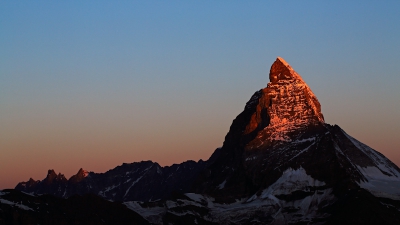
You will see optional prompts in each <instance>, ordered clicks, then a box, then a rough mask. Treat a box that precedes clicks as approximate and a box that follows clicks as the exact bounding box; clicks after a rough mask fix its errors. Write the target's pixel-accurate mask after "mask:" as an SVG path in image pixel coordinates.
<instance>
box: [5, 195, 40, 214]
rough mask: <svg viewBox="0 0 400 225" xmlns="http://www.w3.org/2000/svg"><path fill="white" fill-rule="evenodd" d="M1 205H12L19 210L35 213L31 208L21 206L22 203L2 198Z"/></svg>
mask: <svg viewBox="0 0 400 225" xmlns="http://www.w3.org/2000/svg"><path fill="white" fill-rule="evenodd" d="M0 203H2V204H7V205H11V206H16V207H18V208H20V209H23V210H31V211H34V210H33V209H31V208H29V207H28V206H26V205H22V204H20V203H15V202H11V201H8V200H5V199H1V198H0Z"/></svg>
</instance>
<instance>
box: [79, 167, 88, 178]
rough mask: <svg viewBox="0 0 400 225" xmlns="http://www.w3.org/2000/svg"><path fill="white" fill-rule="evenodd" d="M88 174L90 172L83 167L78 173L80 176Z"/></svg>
mask: <svg viewBox="0 0 400 225" xmlns="http://www.w3.org/2000/svg"><path fill="white" fill-rule="evenodd" d="M88 175H89V172H88V171H87V170H84V169H82V168H80V169H79V171H78V173H77V174H76V176H79V177H87V176H88Z"/></svg>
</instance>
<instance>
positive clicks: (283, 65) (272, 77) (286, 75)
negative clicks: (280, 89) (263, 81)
mask: <svg viewBox="0 0 400 225" xmlns="http://www.w3.org/2000/svg"><path fill="white" fill-rule="evenodd" d="M279 80H301V81H303V79H302V78H301V77H300V75H299V74H297V73H296V71H294V70H293V68H292V67H291V66H290V65H289V63H287V62H286V61H285V60H284V59H283V58H281V57H278V58H276V60H275V62H274V63H273V64H272V66H271V70H270V73H269V81H270V82H271V83H276V82H278V81H279ZM303 82H304V81H303Z"/></svg>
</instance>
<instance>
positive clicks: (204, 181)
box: [16, 57, 400, 224]
mask: <svg viewBox="0 0 400 225" xmlns="http://www.w3.org/2000/svg"><path fill="white" fill-rule="evenodd" d="M269 79H270V82H269V83H268V85H267V87H266V88H264V89H261V90H259V91H257V92H256V93H255V94H254V95H253V96H252V97H251V98H250V100H249V101H248V102H247V104H246V106H245V108H244V110H243V112H242V113H240V114H239V115H238V116H237V117H236V118H235V119H234V120H233V123H232V125H231V127H230V129H229V132H228V134H227V135H226V137H225V140H224V143H223V146H222V147H221V148H218V149H217V150H215V152H214V153H213V154H212V155H211V157H210V158H209V159H208V160H207V161H206V162H203V161H199V162H197V163H196V162H193V161H188V162H184V163H182V164H179V165H173V166H171V167H160V166H159V165H158V164H156V163H153V162H150V161H148V162H140V163H132V164H123V165H122V166H119V167H116V168H114V169H112V170H110V171H108V172H106V173H104V174H95V173H87V172H85V171H83V170H80V171H79V172H78V174H77V175H76V176H73V177H71V178H70V179H69V180H68V181H67V180H66V179H65V177H63V176H62V175H60V174H59V175H56V174H55V172H54V171H49V174H48V176H47V177H46V178H45V179H44V180H42V181H34V180H32V179H30V180H29V181H28V182H22V183H19V184H18V185H17V187H16V189H18V190H21V191H25V192H29V193H33V194H41V193H49V194H53V195H56V196H60V197H68V196H71V195H74V194H80V195H83V194H85V193H93V194H96V195H99V196H102V197H104V198H106V199H108V200H113V201H124V204H125V205H126V206H128V207H129V208H130V209H132V210H133V211H135V212H137V213H139V214H140V215H142V216H143V217H144V218H145V219H147V220H148V221H149V222H151V223H154V224H400V169H399V168H398V167H397V166H396V165H395V164H393V163H392V162H391V161H390V160H389V159H387V158H386V157H385V156H383V155H382V154H381V153H379V152H377V151H375V150H373V149H371V148H370V147H368V146H366V145H365V144H363V143H361V142H359V141H357V140H356V139H354V138H353V137H351V136H350V135H348V134H347V133H346V132H345V131H343V130H342V129H341V128H340V127H339V126H337V125H333V126H332V125H329V124H326V123H325V121H324V117H323V115H322V112H321V105H320V103H319V101H318V99H317V98H316V96H315V95H314V94H313V92H312V91H311V89H310V88H309V87H308V85H307V84H306V83H305V82H304V80H303V79H302V78H301V77H300V75H299V74H297V73H296V72H295V71H294V70H293V69H292V68H291V66H290V65H289V64H288V63H287V62H286V61H285V60H283V59H282V58H280V57H278V58H277V60H276V61H275V62H274V63H273V65H272V66H271V71H270V74H269Z"/></svg>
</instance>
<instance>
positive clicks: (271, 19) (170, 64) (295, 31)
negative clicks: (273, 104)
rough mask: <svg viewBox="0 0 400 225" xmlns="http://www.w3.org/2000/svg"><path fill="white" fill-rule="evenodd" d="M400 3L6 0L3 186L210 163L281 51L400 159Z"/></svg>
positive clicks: (338, 109)
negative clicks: (142, 165) (133, 166)
mask: <svg viewBox="0 0 400 225" xmlns="http://www.w3.org/2000/svg"><path fill="white" fill-rule="evenodd" d="M399 9H400V1H385V2H381V1H334V2H333V1H331V2H327V1H250V2H249V1H18V2H16V1H1V2H0V189H2V188H13V187H14V186H15V185H16V184H17V183H18V182H19V181H26V180H28V179H29V178H30V177H32V178H34V179H40V180H41V179H43V178H44V177H45V176H46V174H47V170H48V169H54V170H55V171H56V172H57V173H58V172H61V173H63V174H65V175H66V177H67V178H69V177H70V176H71V175H73V174H75V173H77V172H78V170H79V168H81V167H83V168H84V169H86V170H89V171H94V172H105V171H107V170H109V169H111V168H114V167H115V166H117V165H120V164H122V163H124V162H126V163H130V162H135V161H140V160H149V159H150V160H153V161H156V162H158V163H160V164H161V165H171V164H173V163H180V162H182V161H185V160H189V159H192V160H199V159H208V157H209V156H210V155H211V153H212V152H213V151H214V150H215V148H217V147H219V146H221V145H222V142H223V140H224V137H225V135H226V133H227V132H228V130H229V126H230V124H231V123H232V120H233V119H234V118H235V117H236V116H237V115H238V114H239V113H240V112H241V111H242V110H243V108H244V106H245V103H246V102H247V101H248V100H249V99H250V97H251V95H252V94H253V93H254V92H255V91H257V90H259V89H261V88H264V87H265V86H266V85H267V83H268V81H269V80H268V73H269V69H270V66H271V64H272V63H273V62H274V61H275V59H276V57H277V56H281V57H283V58H284V59H285V60H286V61H287V62H288V63H289V64H290V65H291V66H292V67H293V68H294V69H295V70H296V71H297V72H298V73H299V74H300V75H301V76H302V77H303V79H304V80H305V81H306V82H307V84H308V85H309V86H310V88H311V89H312V90H313V92H314V93H315V94H316V96H317V97H318V99H319V101H320V103H321V105H322V112H323V114H324V116H325V120H326V122H327V123H330V124H338V125H339V126H341V127H342V128H343V129H344V130H345V131H346V132H347V133H349V134H350V135H352V136H353V137H355V138H356V139H358V140H360V141H362V142H364V143H365V144H367V145H369V146H371V147H372V148H374V149H376V150H378V151H380V152H381V153H383V154H384V155H386V156H387V157H388V158H389V159H390V160H392V161H393V162H394V163H396V164H397V165H400V138H399V134H400V120H399V118H400V100H399V97H400V88H399V84H400V63H399V59H400V41H399V40H400V14H399Z"/></svg>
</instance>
